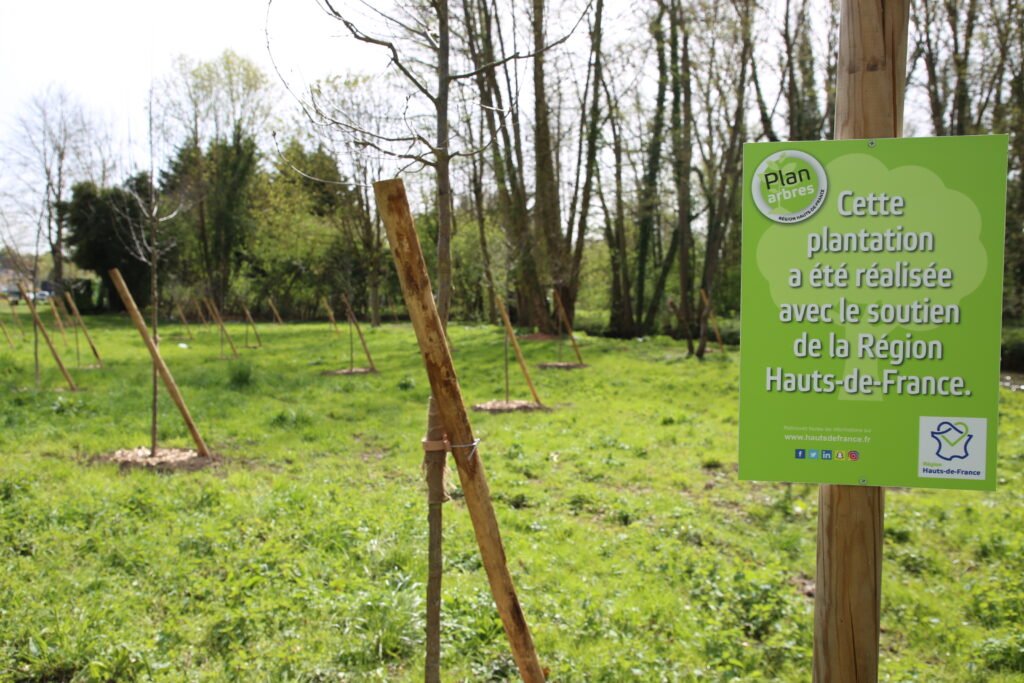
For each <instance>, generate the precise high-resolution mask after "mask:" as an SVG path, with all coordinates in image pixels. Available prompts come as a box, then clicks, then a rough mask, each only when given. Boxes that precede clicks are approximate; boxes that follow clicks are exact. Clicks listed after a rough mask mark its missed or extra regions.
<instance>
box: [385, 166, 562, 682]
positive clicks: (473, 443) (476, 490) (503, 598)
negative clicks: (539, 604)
mask: <svg viewBox="0 0 1024 683" xmlns="http://www.w3.org/2000/svg"><path fill="white" fill-rule="evenodd" d="M373 189H374V194H375V195H376V199H377V210H378V212H379V214H380V216H381V219H382V220H383V222H384V227H385V228H386V229H387V233H388V241H389V242H390V244H391V251H392V255H393V256H394V259H395V265H396V267H397V271H398V278H399V280H400V282H401V285H402V294H403V296H404V297H405V305H406V308H407V309H408V311H409V319H410V320H411V321H412V326H413V329H414V330H415V331H416V339H417V341H418V342H419V347H420V351H421V353H422V355H423V363H424V365H425V366H426V370H427V376H428V378H429V379H430V389H431V392H432V394H433V397H434V401H435V402H436V405H437V410H438V412H439V413H440V416H441V423H442V424H443V425H444V431H445V434H446V436H447V440H448V442H449V443H450V447H451V450H452V455H453V457H454V459H455V464H456V467H457V469H458V472H459V480H460V481H461V483H462V491H463V494H464V495H465V503H466V508H467V510H468V511H469V515H470V519H471V520H472V522H473V530H474V531H475V533H476V540H477V544H478V546H479V548H480V556H481V558H482V560H483V565H484V570H485V571H486V572H487V579H488V581H489V583H490V586H491V595H492V596H493V597H494V602H495V604H496V605H497V608H498V614H499V615H500V617H501V622H502V625H503V626H504V628H505V635H506V636H507V637H508V641H509V645H510V647H511V650H512V656H513V658H514V659H515V662H516V665H517V666H518V667H519V675H520V676H522V678H523V680H524V681H526V683H541V682H542V681H544V671H543V670H542V669H541V666H540V662H539V661H538V659H537V651H536V649H535V648H534V644H533V637H532V636H531V635H530V629H529V626H528V625H527V623H526V617H525V616H524V614H523V610H522V607H521V606H520V604H519V598H518V597H517V595H516V590H515V586H514V584H513V583H512V576H511V574H510V573H509V571H508V564H507V563H506V559H505V549H504V546H503V545H502V541H501V533H500V531H499V529H498V520H497V517H496V516H495V514H494V506H493V504H492V503H491V494H490V490H489V489H488V486H487V478H486V476H485V474H484V467H483V458H482V456H481V454H480V453H479V448H478V442H477V440H476V439H475V438H474V436H473V429H472V426H471V425H470V423H469V415H468V414H467V412H466V405H465V403H463V400H462V390H461V389H460V388H459V381H458V377H457V376H456V374H455V366H454V364H453V363H452V357H451V352H450V351H449V348H448V342H447V337H446V335H445V332H444V327H443V325H442V323H441V318H440V316H439V315H438V312H437V306H436V305H435V303H434V298H433V295H432V292H431V286H430V278H429V276H428V275H427V267H426V264H425V263H424V261H423V252H422V250H421V249H420V241H419V237H417V235H416V228H415V225H414V224H413V219H412V213H411V212H410V210H409V201H408V198H407V197H406V194H405V186H404V185H403V183H402V181H401V180H386V181H382V182H378V183H374V186H373Z"/></svg>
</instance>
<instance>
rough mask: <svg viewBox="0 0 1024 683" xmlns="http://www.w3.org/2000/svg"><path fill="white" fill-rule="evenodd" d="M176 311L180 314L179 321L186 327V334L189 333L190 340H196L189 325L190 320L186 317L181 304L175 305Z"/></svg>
mask: <svg viewBox="0 0 1024 683" xmlns="http://www.w3.org/2000/svg"><path fill="white" fill-rule="evenodd" d="M174 309H175V310H176V311H177V313H178V319H179V320H180V321H181V324H182V325H184V326H185V332H186V333H188V338H189V339H194V337H193V336H192V327H191V326H190V325H189V324H188V318H186V317H185V310H184V309H183V308H182V307H181V304H174Z"/></svg>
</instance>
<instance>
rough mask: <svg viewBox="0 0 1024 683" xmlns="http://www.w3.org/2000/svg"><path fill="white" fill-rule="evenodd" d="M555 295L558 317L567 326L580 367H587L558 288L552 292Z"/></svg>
mask: <svg viewBox="0 0 1024 683" xmlns="http://www.w3.org/2000/svg"><path fill="white" fill-rule="evenodd" d="M551 291H552V292H553V293H554V295H555V308H557V309H558V316H559V317H560V318H561V319H562V324H563V325H565V330H566V331H567V332H568V333H569V341H571V342H572V350H573V351H575V352H576V360H577V361H579V364H580V365H585V363H584V362H583V355H582V354H581V353H580V347H579V344H577V343H576V337H574V336H573V333H572V323H571V322H569V314H568V313H567V312H566V310H565V306H563V305H562V297H561V296H559V294H558V288H557V287H556V288H555V289H552V290H551Z"/></svg>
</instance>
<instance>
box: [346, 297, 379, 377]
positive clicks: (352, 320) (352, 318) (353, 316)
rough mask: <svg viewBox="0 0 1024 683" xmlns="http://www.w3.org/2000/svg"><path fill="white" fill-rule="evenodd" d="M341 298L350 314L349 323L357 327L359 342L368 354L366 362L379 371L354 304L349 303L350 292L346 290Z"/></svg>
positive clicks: (372, 369)
mask: <svg viewBox="0 0 1024 683" xmlns="http://www.w3.org/2000/svg"><path fill="white" fill-rule="evenodd" d="M341 300H342V301H343V302H344V303H345V315H347V316H348V323H349V325H352V326H353V327H355V328H356V334H358V335H359V343H360V344H362V345H363V353H365V354H366V362H367V363H369V364H370V370H371V371H372V372H377V366H376V365H374V364H373V358H372V357H371V356H370V347H369V346H367V345H366V339H365V338H364V337H363V331H362V330H361V329H359V321H357V320H356V314H355V312H354V311H353V310H352V304H351V303H349V300H348V294H345V293H344V292H343V293H342V295H341Z"/></svg>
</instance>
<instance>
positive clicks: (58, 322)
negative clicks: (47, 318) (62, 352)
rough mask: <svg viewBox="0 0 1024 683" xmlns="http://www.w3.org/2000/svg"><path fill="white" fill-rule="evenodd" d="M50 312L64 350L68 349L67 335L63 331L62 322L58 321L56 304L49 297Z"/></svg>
mask: <svg viewBox="0 0 1024 683" xmlns="http://www.w3.org/2000/svg"><path fill="white" fill-rule="evenodd" d="M50 310H52V311H53V319H54V321H55V322H56V323H57V329H58V330H60V336H61V337H63V338H64V348H65V349H66V348H68V334H67V332H65V331H64V321H63V320H61V319H60V311H58V310H57V302H56V301H55V300H54V298H53V297H52V296H51V297H50Z"/></svg>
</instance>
